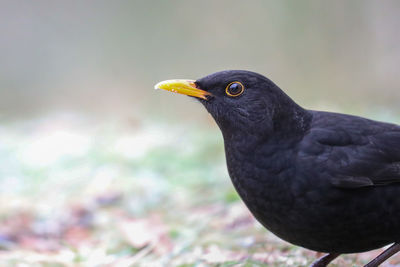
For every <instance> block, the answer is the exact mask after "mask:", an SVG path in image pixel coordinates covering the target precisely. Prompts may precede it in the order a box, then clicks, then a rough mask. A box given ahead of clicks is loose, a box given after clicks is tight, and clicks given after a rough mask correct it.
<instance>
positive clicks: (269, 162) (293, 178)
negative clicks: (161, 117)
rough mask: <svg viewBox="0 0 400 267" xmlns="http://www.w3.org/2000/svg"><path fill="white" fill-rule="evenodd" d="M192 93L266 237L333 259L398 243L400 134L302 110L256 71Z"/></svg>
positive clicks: (205, 82)
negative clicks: (212, 121) (218, 138)
mask: <svg viewBox="0 0 400 267" xmlns="http://www.w3.org/2000/svg"><path fill="white" fill-rule="evenodd" d="M232 83H234V84H235V86H232V85H231V84H232ZM194 84H195V87H196V88H197V90H200V91H203V92H204V96H205V97H202V98H198V99H199V101H200V102H201V103H202V104H203V105H204V106H205V108H206V109H207V110H208V112H209V113H210V114H211V115H212V117H213V118H214V119H215V121H216V123H217V124H218V126H219V128H220V129H221V131H222V135H223V138H224V144H225V153H226V161H227V166H228V171H229V175H230V177H231V180H232V182H233V184H234V186H235V188H236V190H237V192H238V193H239V195H240V197H241V198H242V199H243V201H244V202H245V204H246V205H247V207H248V208H249V210H250V211H251V213H252V214H253V215H254V216H255V217H256V219H257V220H258V221H259V222H260V223H261V224H262V225H264V226H265V227H266V228H267V229H269V230H270V231H271V232H273V233H274V234H276V235H277V236H279V237H280V238H282V239H284V240H286V241H288V242H290V243H292V244H295V245H298V246H302V247H305V248H308V249H311V250H316V251H321V252H327V253H331V257H332V259H333V258H335V257H336V256H337V255H338V254H341V253H355V252H363V251H368V250H372V249H376V248H380V247H382V246H385V245H388V244H391V243H397V242H399V241H400V216H399V214H400V127H399V126H397V125H394V124H389V123H383V122H378V121H373V120H369V119H365V118H361V117H357V116H351V115H345V114H338V113H330V112H321V111H313V110H307V109H304V108H302V107H301V106H299V105H297V104H296V103H295V102H294V101H293V100H292V99H290V98H289V97H288V96H287V95H286V94H285V93H284V92H283V91H282V90H281V89H280V88H279V87H278V86H276V85H275V84H274V83H273V82H272V81H270V80H269V79H267V78H265V77H264V76H262V75H259V74H257V73H254V72H249V71H222V72H217V73H214V74H211V75H209V76H206V77H204V78H201V79H198V80H196V81H195V83H194ZM230 86H231V87H232V88H231V87H230ZM238 86H242V87H243V92H240V93H239V94H238V92H239V90H238ZM233 87H234V88H233ZM160 88H162V86H160ZM162 89H165V88H162ZM239 89H240V88H239ZM167 90H168V89H167ZM178 92H179V90H178ZM230 92H233V93H234V94H233V95H231V93H230ZM236 94H237V95H236ZM397 250H398V247H397V245H396V246H395V249H394V251H393V253H394V252H396V251H397ZM332 259H329V260H328V259H325V261H324V260H320V261H318V262H316V263H315V264H314V266H325V265H326V264H327V263H328V262H329V261H330V260H332ZM375 264H379V263H375ZM368 266H377V265H374V263H371V264H370V265H368Z"/></svg>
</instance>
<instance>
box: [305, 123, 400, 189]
mask: <svg viewBox="0 0 400 267" xmlns="http://www.w3.org/2000/svg"><path fill="white" fill-rule="evenodd" d="M325 119H328V121H329V118H325ZM331 120H332V119H331ZM333 122H334V123H332V121H331V122H330V124H329V125H326V123H324V122H320V123H319V124H318V123H317V124H316V125H315V126H314V127H313V128H311V130H310V132H309V133H308V134H307V135H306V136H305V138H304V139H303V141H302V144H301V146H300V149H299V153H300V155H303V157H305V159H307V158H308V160H309V161H310V162H311V164H313V166H314V171H315V173H316V172H318V173H320V174H322V175H323V176H325V177H328V178H329V179H330V182H331V184H332V185H334V186H336V187H340V188H359V187H366V186H383V185H388V184H392V183H400V127H398V126H396V125H393V124H386V123H381V122H376V121H371V120H367V119H363V118H359V117H353V116H343V117H337V116H335V117H334V119H333ZM311 155H312V156H311Z"/></svg>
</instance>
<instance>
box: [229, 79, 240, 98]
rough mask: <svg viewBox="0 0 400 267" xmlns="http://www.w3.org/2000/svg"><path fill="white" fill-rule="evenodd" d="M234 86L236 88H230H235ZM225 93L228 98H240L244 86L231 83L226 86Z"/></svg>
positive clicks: (238, 83)
mask: <svg viewBox="0 0 400 267" xmlns="http://www.w3.org/2000/svg"><path fill="white" fill-rule="evenodd" d="M235 85H236V88H233V87H232V86H235ZM237 85H239V86H240V88H238V87H237ZM238 89H239V90H238ZM225 92H226V94H227V95H228V96H232V97H237V96H240V95H241V94H243V92H244V86H243V84H242V83H241V82H231V83H229V84H228V85H227V86H226V88H225Z"/></svg>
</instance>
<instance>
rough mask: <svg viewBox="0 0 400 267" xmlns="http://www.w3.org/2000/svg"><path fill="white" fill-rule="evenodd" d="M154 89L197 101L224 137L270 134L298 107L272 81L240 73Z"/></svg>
mask: <svg viewBox="0 0 400 267" xmlns="http://www.w3.org/2000/svg"><path fill="white" fill-rule="evenodd" d="M155 88H156V89H164V90H167V91H171V92H175V93H180V94H184V95H188V96H192V97H195V98H197V99H198V100H199V101H200V102H201V103H202V104H203V105H204V106H205V108H206V109H207V110H208V112H209V113H210V114H211V115H212V116H213V118H214V119H215V121H216V122H217V124H218V126H219V127H220V128H221V130H222V132H223V133H224V134H226V133H228V132H230V133H233V132H236V131H242V132H247V133H257V132H260V131H262V132H263V133H268V132H271V131H273V130H274V129H276V128H277V127H279V125H281V124H282V123H283V122H284V121H289V120H291V119H292V117H293V116H296V114H295V113H296V109H298V108H300V107H299V106H298V105H296V104H295V103H294V102H293V101H292V100H291V99H290V98H289V97H288V96H287V95H286V94H285V93H284V92H283V91H282V90H281V89H279V87H277V86H276V85H275V84H274V83H273V82H272V81H270V80H269V79H267V78H266V77H264V76H262V75H260V74H257V73H255V72H250V71H243V70H228V71H221V72H216V73H213V74H211V75H208V76H206V77H203V78H200V79H198V80H167V81H163V82H160V83H158V84H157V85H156V86H155ZM300 109H301V108H300ZM289 117H290V118H289Z"/></svg>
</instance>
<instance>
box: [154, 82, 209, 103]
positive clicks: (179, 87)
mask: <svg viewBox="0 0 400 267" xmlns="http://www.w3.org/2000/svg"><path fill="white" fill-rule="evenodd" d="M154 89H163V90H167V91H170V92H174V93H178V94H183V95H188V96H194V97H198V98H202V99H205V100H207V96H208V95H209V96H210V95H211V93H209V92H207V91H204V90H201V89H199V88H197V86H196V83H195V81H194V80H167V81H162V82H159V83H157V84H156V85H155V86H154Z"/></svg>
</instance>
